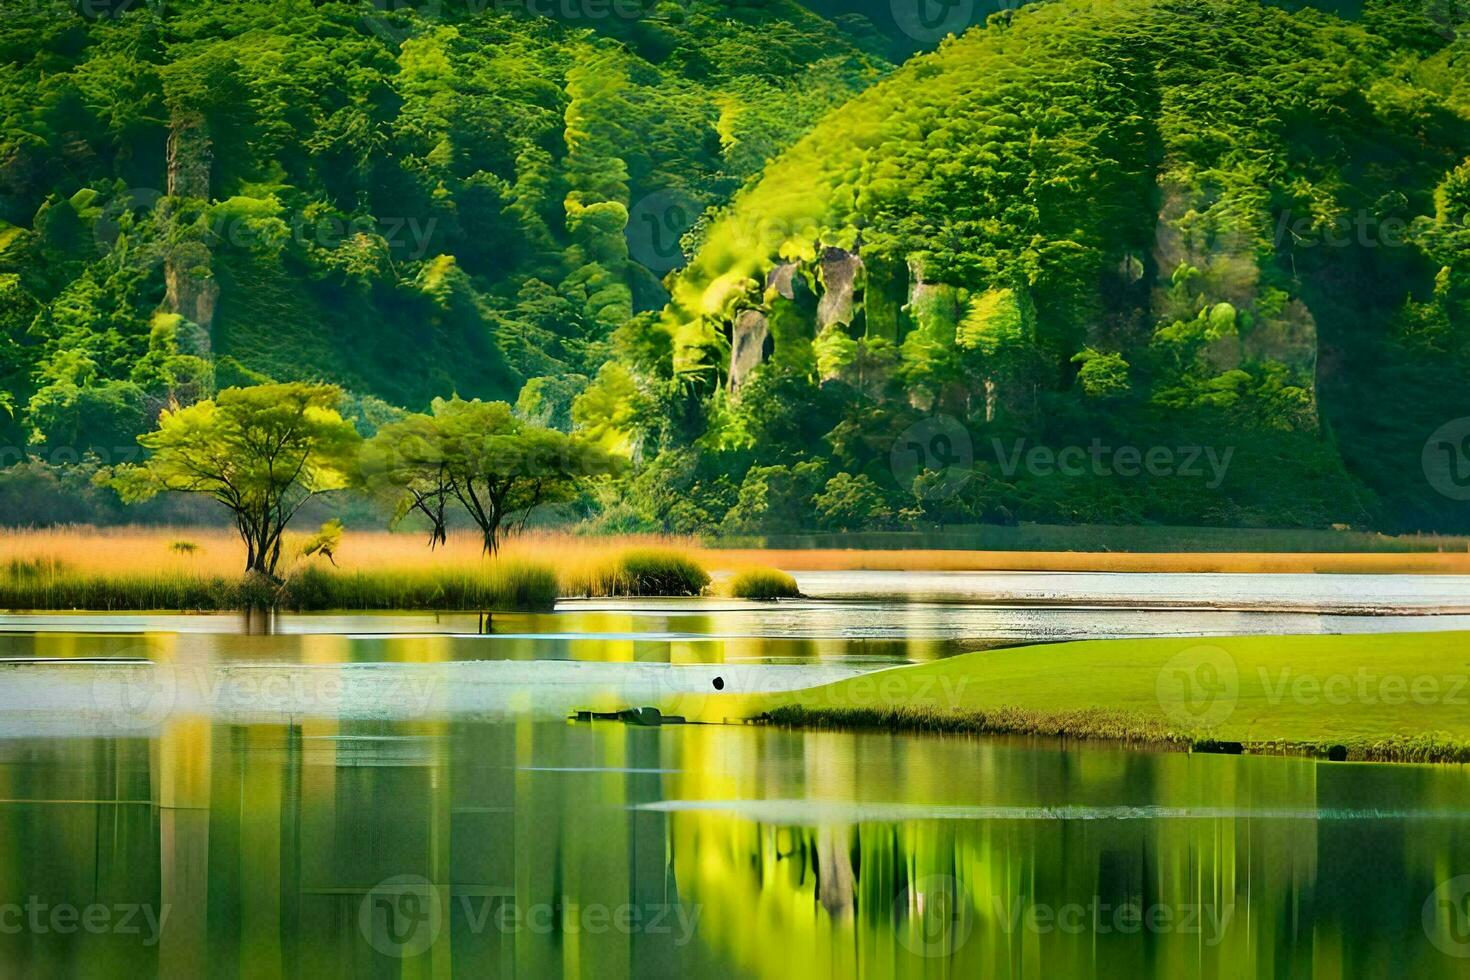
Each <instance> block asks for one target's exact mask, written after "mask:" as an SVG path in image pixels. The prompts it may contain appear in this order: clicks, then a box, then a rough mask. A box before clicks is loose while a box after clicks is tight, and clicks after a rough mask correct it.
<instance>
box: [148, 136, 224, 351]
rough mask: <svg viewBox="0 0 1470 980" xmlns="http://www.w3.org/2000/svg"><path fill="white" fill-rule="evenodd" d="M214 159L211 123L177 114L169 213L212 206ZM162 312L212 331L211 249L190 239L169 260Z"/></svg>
mask: <svg viewBox="0 0 1470 980" xmlns="http://www.w3.org/2000/svg"><path fill="white" fill-rule="evenodd" d="M213 158H214V150H213V141H212V140H211V138H210V135H209V123H208V121H207V120H206V119H205V118H204V116H203V115H202V114H200V113H190V112H180V113H175V115H174V117H173V120H172V126H171V128H170V131H169V136H168V196H169V198H170V205H169V206H170V207H172V208H175V209H184V208H188V207H191V206H196V205H198V206H203V205H204V204H206V203H207V202H208V201H209V168H210V164H211V162H212V161H213ZM163 278H164V286H165V294H164V299H163V307H162V308H163V310H164V312H167V313H177V314H179V315H180V316H182V317H184V318H185V319H186V320H189V321H191V322H193V323H195V324H198V325H199V326H200V327H202V328H204V330H205V331H208V330H209V328H210V326H211V325H212V324H213V323H214V311H215V306H216V305H217V304H218V302H219V284H218V283H217V282H216V281H215V280H214V278H213V276H211V275H210V252H209V246H208V245H207V244H205V243H204V242H203V241H200V240H198V239H185V240H183V241H180V242H178V243H177V244H175V245H174V246H173V247H172V248H170V249H169V250H168V254H167V256H166V257H165V259H164V268H163Z"/></svg>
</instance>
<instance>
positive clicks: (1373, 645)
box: [694, 631, 1470, 763]
mask: <svg viewBox="0 0 1470 980" xmlns="http://www.w3.org/2000/svg"><path fill="white" fill-rule="evenodd" d="M694 720H701V721H716V722H719V721H741V722H747V723H749V722H760V723H766V724H776V725H784V726H787V727H814V728H823V727H826V728H843V729H854V730H856V729H862V728H867V729H887V730H890V731H931V732H956V733H961V732H970V733H976V734H1010V735H1046V736H1053V737H1063V738H1079V739H1098V740H1110V741H1114V742H1117V743H1118V744H1120V745H1121V744H1130V743H1131V744H1136V745H1143V744H1146V745H1154V746H1158V747H1161V748H1172V749H1175V750H1188V751H1212V752H1229V753H1232V754H1233V753H1235V752H1243V753H1251V754H1291V755H1309V756H1320V757H1327V758H1330V759H1333V760H1334V761H1354V760H1362V761H1382V762H1441V763H1465V762H1470V633H1467V632H1463V631H1435V632H1426V633H1378V634H1361V635H1350V634H1327V635H1307V634H1295V635H1285V636H1271V635H1267V636H1223V637H1209V638H1198V637H1167V638H1149V639H1103V640H1076V641H1065V642H1060V643H1048V644H1044V645H1036V644H1030V645H1022V646H1012V647H1004V648H998V649H994V650H986V651H977V652H973V653H965V654H959V655H957V656H953V657H947V658H945V659H942V660H938V661H933V662H930V663H923V664H909V665H906V666H902V667H895V668H890V669H887V670H879V671H874V672H871V673H868V674H864V675H862V676H860V677H857V678H852V679H849V680H844V681H839V682H836V683H833V684H827V685H823V686H819V687H815V688H809V689H806V690H803V691H798V692H774V691H772V692H758V691H757V692H748V693H730V694H725V695H721V696H717V697H713V698H711V699H710V703H709V704H708V705H706V706H705V710H704V711H702V712H701V713H700V714H699V715H698V717H697V719H694Z"/></svg>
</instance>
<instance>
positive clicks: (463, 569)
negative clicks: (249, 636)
mask: <svg viewBox="0 0 1470 980" xmlns="http://www.w3.org/2000/svg"><path fill="white" fill-rule="evenodd" d="M0 570H3V574H0V608H5V609H97V610H105V611H118V610H152V609H187V610H200V611H217V610H229V609H251V608H256V609H258V608H267V607H278V608H282V609H291V610H297V611H303V612H305V611H314V610H323V609H446V610H492V611H531V612H534V611H543V610H547V609H551V608H552V607H553V606H554V605H555V604H556V598H557V593H558V591H559V590H558V587H557V579H556V572H555V570H554V569H553V568H552V567H551V566H550V565H548V564H546V563H543V562H531V561H524V560H519V559H508V558H502V559H499V560H497V561H495V562H491V563H486V564H485V565H483V566H455V567H453V568H447V569H413V570H402V569H388V570H383V571H348V572H342V571H335V570H332V571H329V570H326V569H323V568H320V567H315V566H306V567H303V568H300V569H298V570H296V571H294V572H292V573H291V574H290V575H288V577H287V579H286V581H285V582H281V583H277V582H273V581H271V580H269V579H266V578H264V577H262V576H246V577H234V576H221V575H192V574H189V573H187V572H184V571H178V570H173V571H165V572H160V573H156V574H143V573H137V572H133V573H128V574H118V575H78V574H74V573H70V572H68V571H67V570H66V569H65V568H64V567H61V566H57V565H45V564H39V563H37V562H35V561H31V560H26V561H25V562H18V561H16V560H12V561H11V562H8V563H7V564H6V565H4V566H0Z"/></svg>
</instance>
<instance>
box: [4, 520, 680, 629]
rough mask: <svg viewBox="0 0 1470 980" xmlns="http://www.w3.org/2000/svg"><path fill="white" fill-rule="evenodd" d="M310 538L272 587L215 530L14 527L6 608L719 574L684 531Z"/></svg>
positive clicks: (532, 586) (524, 592)
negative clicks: (333, 541)
mask: <svg viewBox="0 0 1470 980" xmlns="http://www.w3.org/2000/svg"><path fill="white" fill-rule="evenodd" d="M305 538H306V536H305V535H299V536H296V537H294V538H293V539H292V540H290V541H288V542H287V544H286V547H285V549H284V553H285V556H286V557H283V560H282V564H281V567H280V569H279V575H280V578H281V579H282V581H281V582H280V583H272V582H268V581H264V580H262V579H259V578H246V577H245V576H243V575H242V574H241V573H240V569H241V568H242V566H243V565H244V558H243V552H242V549H241V546H240V543H239V541H238V540H237V539H235V538H234V537H233V536H232V535H229V534H226V533H223V532H220V531H215V530H209V531H199V530H187V531H177V530H176V531H168V530H139V529H123V530H117V531H94V530H91V529H66V530H55V531H10V532H0V609H34V610H47V609H94V610H108V611H123V610H161V609H181V610H200V611H214V610H226V609H240V608H245V607H251V606H254V607H262V606H267V605H270V606H275V607H278V608H282V609H289V610H300V611H310V610H324V609H442V610H469V611H478V610H505V611H510V610H526V611H535V610H545V609H550V608H551V607H552V605H553V604H554V603H555V601H556V600H557V598H558V597H561V596H580V595H590V596H615V595H616V596H652V595H658V596H662V595H676V596H682V595H697V594H699V592H700V591H701V590H703V588H704V587H705V586H706V585H708V584H709V575H708V573H707V572H705V570H704V568H703V566H702V564H701V563H700V560H699V558H698V557H697V551H695V550H694V549H692V548H686V547H684V546H683V543H682V542H680V541H678V540H677V539H666V538H653V537H648V538H644V537H628V538H598V539H589V538H580V537H573V536H570V535H546V534H532V535H524V536H522V537H518V538H516V539H514V540H512V541H510V542H508V543H507V544H506V545H505V546H504V547H503V548H502V549H501V552H500V554H499V555H497V556H495V557H494V558H487V557H485V556H484V555H482V554H481V551H480V543H479V540H478V538H474V537H471V536H468V535H464V536H451V537H450V540H449V542H448V544H446V545H444V546H442V547H440V548H438V549H436V550H434V551H430V550H429V549H428V548H427V547H425V546H424V543H423V540H422V539H421V538H419V537H417V536H413V537H408V536H405V535H389V534H382V533H357V534H352V533H349V534H347V535H346V536H345V537H344V539H343V541H342V543H341V545H340V547H338V548H337V549H336V551H335V554H334V556H333V557H334V559H335V564H333V563H331V562H329V561H328V560H327V559H325V558H323V557H321V556H305V555H302V554H300V543H301V542H302V541H304V540H305Z"/></svg>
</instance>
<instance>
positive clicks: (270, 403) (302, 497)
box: [109, 383, 361, 579]
mask: <svg viewBox="0 0 1470 980" xmlns="http://www.w3.org/2000/svg"><path fill="white" fill-rule="evenodd" d="M341 401H342V392H341V390H340V389H338V388H336V387H334V386H332V385H308V384H300V383H292V384H274V385H258V386H256V387H253V388H228V389H226V390H225V391H222V392H220V394H219V397H218V398H217V399H214V400H206V401H201V402H198V403H196V404H194V405H190V406H189V407H187V408H180V409H174V410H165V411H164V412H163V414H162V415H160V416H159V419H158V428H157V429H156V430H155V431H153V432H150V433H148V434H146V435H142V436H139V437H138V442H139V443H141V444H142V445H143V447H144V448H145V449H148V450H149V451H150V452H151V454H152V455H151V456H150V457H149V458H148V460H147V461H146V462H144V463H140V464H137V465H134V466H123V467H119V468H118V469H117V470H115V471H114V472H113V473H112V475H111V477H110V480H109V482H110V483H111V485H112V486H113V487H115V488H116V489H117V491H118V493H119V494H121V495H122V497H123V499H124V500H126V501H128V502H135V501H141V500H146V499H148V498H150V497H153V496H155V495H156V494H159V493H162V492H164V491H170V490H171V491H181V492H184V493H202V494H204V495H206V496H208V497H212V498H213V499H215V500H218V501H219V502H220V503H221V504H223V505H224V506H225V507H226V508H228V509H229V511H230V513H231V514H232V515H233V516H234V519H235V527H236V529H237V530H238V531H239V532H240V539H241V540H242V541H244V542H245V555H246V558H245V570H246V571H247V572H254V573H258V574H261V575H265V576H267V577H269V578H272V579H274V578H275V573H276V565H277V564H278V563H279V561H280V558H281V537H282V535H283V534H284V533H285V530H286V525H287V524H289V523H290V522H291V518H292V517H294V516H295V515H296V512H297V511H298V510H300V509H301V506H302V505H303V504H305V503H306V502H307V501H308V500H310V499H311V498H312V497H314V496H316V495H317V494H320V493H326V492H329V491H332V490H340V489H343V488H345V487H347V486H348V485H349V484H350V483H351V482H352V481H353V479H354V474H355V473H356V468H357V467H356V464H357V449H358V445H359V443H360V441H361V440H360V437H359V436H358V434H357V430H356V429H355V428H353V426H352V423H351V422H349V421H347V420H346V419H344V418H342V415H341V414H340V412H339V411H338V409H339V407H340V405H341Z"/></svg>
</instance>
